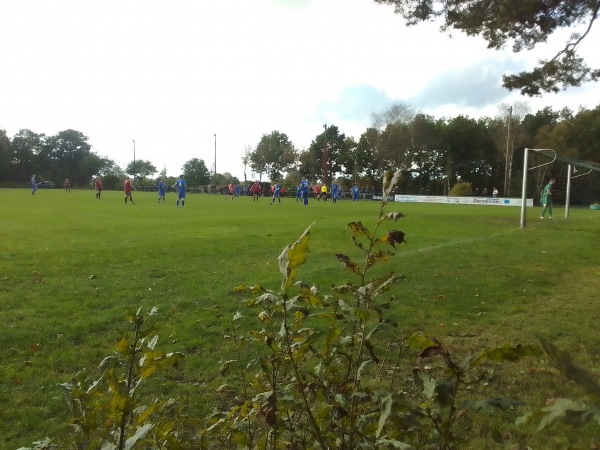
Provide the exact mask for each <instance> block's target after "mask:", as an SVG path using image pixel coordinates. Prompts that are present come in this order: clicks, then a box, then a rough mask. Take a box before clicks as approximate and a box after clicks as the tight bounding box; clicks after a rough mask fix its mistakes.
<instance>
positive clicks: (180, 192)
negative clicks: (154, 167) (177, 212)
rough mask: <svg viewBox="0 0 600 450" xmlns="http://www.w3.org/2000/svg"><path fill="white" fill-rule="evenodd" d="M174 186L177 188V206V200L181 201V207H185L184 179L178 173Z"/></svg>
mask: <svg viewBox="0 0 600 450" xmlns="http://www.w3.org/2000/svg"><path fill="white" fill-rule="evenodd" d="M175 187H176V188H177V207H179V201H181V207H182V208H183V207H185V191H186V185H185V180H184V179H183V175H179V180H177V181H176V182H175Z"/></svg>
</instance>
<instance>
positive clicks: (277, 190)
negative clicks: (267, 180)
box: [271, 183, 281, 205]
mask: <svg viewBox="0 0 600 450" xmlns="http://www.w3.org/2000/svg"><path fill="white" fill-rule="evenodd" d="M275 199H277V200H279V204H280V205H281V185H280V184H279V183H275V184H274V185H273V199H272V200H271V205H272V204H273V203H275Z"/></svg>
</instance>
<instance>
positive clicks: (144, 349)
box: [19, 308, 184, 450]
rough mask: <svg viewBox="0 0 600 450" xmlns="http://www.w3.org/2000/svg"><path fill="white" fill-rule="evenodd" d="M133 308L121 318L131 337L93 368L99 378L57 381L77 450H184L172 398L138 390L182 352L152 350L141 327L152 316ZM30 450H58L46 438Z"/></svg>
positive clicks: (152, 337)
mask: <svg viewBox="0 0 600 450" xmlns="http://www.w3.org/2000/svg"><path fill="white" fill-rule="evenodd" d="M156 313H157V310H156V309H155V308H153V309H152V310H151V311H150V312H149V313H148V314H147V315H144V314H143V313H142V312H141V309H138V310H137V312H135V313H133V312H132V313H130V314H128V315H127V321H128V322H129V324H130V326H131V328H132V335H131V336H127V335H124V336H123V337H122V338H121V339H120V340H119V341H118V343H117V345H116V349H115V353H114V355H110V356H107V357H106V358H104V359H103V360H102V362H101V363H100V365H99V367H98V368H99V370H100V371H101V373H102V375H101V376H100V378H98V379H95V378H94V377H92V376H91V375H90V374H89V373H88V372H87V371H86V370H82V371H80V372H79V373H78V374H77V375H75V376H74V377H73V379H72V380H71V381H70V382H67V383H63V384H62V385H61V386H62V387H63V388H64V389H65V391H66V393H67V395H68V397H69V399H70V405H71V411H72V414H73V418H72V419H71V422H70V425H71V426H72V429H73V435H74V440H75V445H76V448H77V449H78V450H88V449H102V450H127V449H131V448H133V447H134V446H136V445H137V446H138V448H140V447H143V448H173V449H176V448H184V447H181V446H179V445H178V435H177V425H178V422H177V417H178V415H179V414H178V407H177V402H176V401H175V400H174V399H167V400H163V399H159V398H154V397H153V396H152V395H150V394H148V393H147V392H144V393H142V392H140V391H141V385H142V383H143V382H144V381H145V380H147V379H148V378H149V377H150V376H151V375H153V374H154V373H156V372H158V371H161V370H166V369H168V368H170V367H173V366H174V365H176V364H177V363H179V362H180V361H181V360H182V358H183V354H181V353H164V352H162V351H159V350H157V349H156V344H157V342H158V332H157V328H156V325H147V319H148V318H150V317H151V316H153V315H155V314H156ZM34 445H35V447H33V448H32V449H25V448H21V449H19V450H37V449H54V448H58V446H56V445H55V444H52V443H51V441H50V440H49V439H45V440H43V441H38V442H35V443H34Z"/></svg>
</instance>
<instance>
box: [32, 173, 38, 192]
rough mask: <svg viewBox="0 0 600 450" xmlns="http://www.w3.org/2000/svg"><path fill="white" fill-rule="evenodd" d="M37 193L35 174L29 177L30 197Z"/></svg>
mask: <svg viewBox="0 0 600 450" xmlns="http://www.w3.org/2000/svg"><path fill="white" fill-rule="evenodd" d="M35 191H37V179H36V178H35V173H34V174H33V175H32V176H31V195H34V194H35Z"/></svg>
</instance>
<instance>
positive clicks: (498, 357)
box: [470, 345, 542, 367]
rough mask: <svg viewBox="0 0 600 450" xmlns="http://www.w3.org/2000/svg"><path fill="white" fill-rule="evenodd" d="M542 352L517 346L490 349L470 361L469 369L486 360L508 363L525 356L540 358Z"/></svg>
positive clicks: (530, 347)
mask: <svg viewBox="0 0 600 450" xmlns="http://www.w3.org/2000/svg"><path fill="white" fill-rule="evenodd" d="M541 355H542V351H541V349H540V348H539V347H536V346H533V345H525V346H522V345H517V346H516V347H511V346H510V345H503V346H502V347H496V348H492V349H490V350H486V351H484V352H482V353H480V354H479V355H478V356H477V357H476V358H475V359H474V360H473V361H471V365H470V367H475V366H478V365H480V364H481V363H483V362H484V361H486V360H489V361H497V362H500V361H510V362H517V361H520V360H521V359H523V358H525V357H527V356H535V357H538V356H541Z"/></svg>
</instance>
